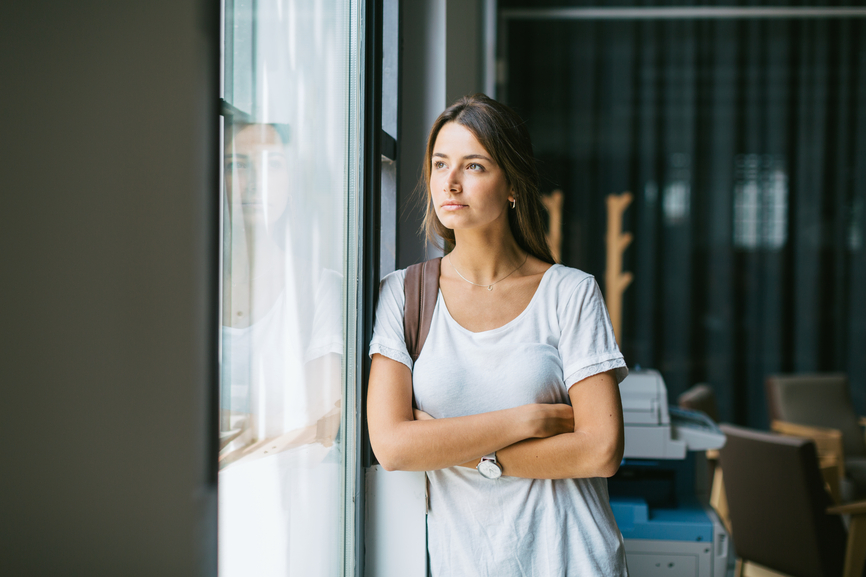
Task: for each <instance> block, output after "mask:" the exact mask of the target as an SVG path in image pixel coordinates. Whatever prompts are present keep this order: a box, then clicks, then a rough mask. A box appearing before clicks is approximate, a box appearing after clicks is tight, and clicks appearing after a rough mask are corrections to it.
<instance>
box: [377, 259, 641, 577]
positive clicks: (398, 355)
mask: <svg viewBox="0 0 866 577" xmlns="http://www.w3.org/2000/svg"><path fill="white" fill-rule="evenodd" d="M405 274H406V271H405V270H400V271H396V272H394V273H392V274H390V275H388V276H387V277H385V279H383V280H382V283H381V287H380V295H379V305H378V310H377V312H376V326H375V330H374V334H373V340H372V342H371V344H370V355H373V354H374V353H380V354H382V355H384V356H386V357H389V358H391V359H393V360H395V361H399V362H401V363H404V364H405V365H406V366H408V367H409V368H410V369H412V372H413V375H412V380H413V389H414V394H415V400H416V402H417V404H418V408H419V409H421V410H423V411H425V412H427V413H429V414H430V415H432V416H433V417H435V418H447V417H459V416H463V415H474V414H479V413H485V412H489V411H496V410H500V409H507V408H511V407H515V406H519V405H524V404H529V403H569V397H568V389H569V387H570V386H571V385H573V384H574V383H576V382H578V381H580V380H582V379H585V378H586V377H589V376H592V375H594V374H598V373H601V372H604V371H608V370H611V369H615V375H616V380H617V382H619V381H621V380H622V379H623V378H625V376H626V375H627V374H628V369H626V367H625V361H624V360H623V357H622V354H621V353H620V351H619V348H618V347H617V344H616V340H615V338H614V334H613V329H612V327H611V325H610V318H609V317H608V314H607V309H606V308H605V306H604V301H603V299H602V296H601V293H600V291H599V289H598V285H597V284H596V282H595V279H594V278H593V277H592V276H591V275H589V274H586V273H584V272H582V271H579V270H577V269H573V268H568V267H565V266H562V265H554V266H552V267H551V268H550V269H548V270H547V272H545V274H544V276H543V278H542V279H541V283H540V284H539V286H538V290H537V291H536V293H535V295H534V296H533V297H532V300H531V301H530V303H529V305H527V307H526V309H525V310H524V311H523V312H522V313H520V315H518V316H517V318H515V319H514V320H512V321H511V322H509V323H507V324H505V325H504V326H502V327H499V328H497V329H493V330H489V331H482V332H478V333H473V332H471V331H468V330H466V329H465V328H463V327H462V326H461V325H459V324H458V323H457V322H456V321H455V320H454V319H453V318H451V315H450V314H449V312H448V309H447V307H446V306H445V302H444V300H443V298H442V293H441V291H440V292H439V296H438V299H437V301H436V306H435V308H434V311H433V322H432V325H431V327H430V333H429V335H428V337H427V341H426V343H425V344H424V348H423V350H422V351H421V355H420V356H419V357H418V360H417V362H416V363H415V366H414V367H413V366H412V360H411V357H410V356H409V354H408V352H407V350H406V344H405V340H404V338H403V306H404V298H405V297H404V292H403V281H404V278H405ZM507 475H508V471H505V476H503V477H501V478H499V479H497V480H495V481H491V480H489V479H486V478H484V477H482V476H481V475H480V474H479V473H478V472H477V471H474V470H472V469H468V468H465V467H451V468H448V469H441V470H438V471H429V472H428V473H427V477H428V480H429V492H430V495H429V499H430V501H429V503H430V510H429V513H428V516H427V527H428V550H429V555H430V566H431V570H432V574H433V576H434V577H442V576H453V575H462V576H470V575H473V576H474V575H477V576H496V577H511V576H518V575H519V576H542V575H544V576H548V575H556V576H575V577H576V576H581V577H586V576H590V575H599V576H602V575H603V576H619V575H626V574H627V570H626V563H625V551H624V548H623V542H622V536H621V534H620V532H619V529H618V528H617V526H616V521H615V520H614V517H613V513H612V511H611V508H610V504H609V502H608V494H607V480H606V479H604V478H591V479H561V480H550V479H522V478H517V477H509V476H507Z"/></svg>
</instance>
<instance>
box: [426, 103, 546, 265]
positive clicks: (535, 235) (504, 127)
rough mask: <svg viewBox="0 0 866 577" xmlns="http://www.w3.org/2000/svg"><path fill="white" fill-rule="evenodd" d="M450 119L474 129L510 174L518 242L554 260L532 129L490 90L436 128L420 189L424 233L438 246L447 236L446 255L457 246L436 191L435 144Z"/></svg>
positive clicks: (450, 111)
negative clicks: (438, 210) (432, 183)
mask: <svg viewBox="0 0 866 577" xmlns="http://www.w3.org/2000/svg"><path fill="white" fill-rule="evenodd" d="M449 122H454V123H456V124H459V125H460V126H462V127H463V128H465V129H467V130H468V131H469V132H471V133H472V135H473V136H475V138H476V139H477V140H478V142H479V143H480V144H481V146H483V147H484V149H485V150H486V151H487V152H488V153H490V155H491V156H492V157H493V161H494V162H496V164H498V165H499V167H500V168H502V170H503V171H504V172H505V179H506V181H507V182H508V185H509V186H510V187H511V188H512V190H513V191H514V197H515V199H516V201H517V204H516V207H515V209H514V210H509V211H508V224H509V226H510V228H511V234H512V235H514V239H515V240H516V241H517V244H518V246H520V248H521V249H523V250H525V251H526V252H528V253H529V254H531V255H532V256H534V257H536V258H537V259H539V260H542V261H544V262H547V263H550V264H553V263H554V262H555V261H554V260H553V255H552V254H551V253H550V247H549V246H548V244H547V240H546V239H545V237H544V219H543V217H542V215H543V211H544V205H542V203H541V193H540V192H539V190H538V170H537V169H536V168H535V158H534V157H533V155H532V141H531V140H530V138H529V131H528V130H527V129H526V124H525V123H524V122H523V119H522V118H520V116H518V115H517V113H516V112H514V111H513V110H511V109H510V108H509V107H507V106H505V105H504V104H502V103H501V102H497V101H495V100H493V99H492V98H490V97H489V96H486V95H484V94H473V95H471V96H464V97H463V98H461V99H459V100H458V101H457V102H455V103H454V104H452V105H451V106H449V107H448V108H447V109H445V112H443V113H442V114H440V115H439V118H437V119H436V122H434V123H433V127H432V128H431V129H430V135H429V136H428V137H427V152H426V153H425V155H424V174H423V176H422V177H421V183H420V185H419V187H418V188H419V192H420V193H421V194H423V195H424V202H425V205H426V212H425V214H424V231H425V233H426V235H427V239H428V240H430V242H432V243H434V244H436V245H438V244H439V239H440V238H441V239H442V240H444V241H445V246H444V247H443V248H444V250H445V252H446V253H448V252H450V251H451V250H453V248H454V243H455V240H454V231H453V230H452V229H450V228H446V227H445V226H444V225H443V224H442V222H441V221H440V220H439V217H437V216H436V210H435V208H434V206H433V196H432V195H431V194H430V170H431V166H432V163H433V146H434V145H435V144H436V138H437V137H438V136H439V131H440V130H442V127H443V126H445V125H446V124H448V123H449Z"/></svg>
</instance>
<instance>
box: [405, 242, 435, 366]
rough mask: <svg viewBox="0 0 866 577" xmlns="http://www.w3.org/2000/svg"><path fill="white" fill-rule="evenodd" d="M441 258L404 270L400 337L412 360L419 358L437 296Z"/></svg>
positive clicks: (431, 319) (431, 320)
mask: <svg viewBox="0 0 866 577" xmlns="http://www.w3.org/2000/svg"><path fill="white" fill-rule="evenodd" d="M441 263H442V259H441V258H434V259H430V260H428V261H426V262H422V263H419V264H413V265H412V266H410V267H409V268H407V269H406V280H405V282H404V283H403V291H404V293H405V295H406V302H405V304H404V306H403V336H404V338H405V339H406V349H407V350H408V351H409V356H411V357H412V362H415V361H417V360H418V356H419V355H420V354H421V349H422V348H424V341H426V340H427V334H428V333H429V332H430V325H431V324H432V322H433V309H434V308H435V307H436V299H437V298H438V296H439V266H440V264H441Z"/></svg>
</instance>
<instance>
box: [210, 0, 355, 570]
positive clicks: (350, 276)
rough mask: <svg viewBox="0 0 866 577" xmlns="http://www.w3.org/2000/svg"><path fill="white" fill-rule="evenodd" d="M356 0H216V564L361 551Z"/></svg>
mask: <svg viewBox="0 0 866 577" xmlns="http://www.w3.org/2000/svg"><path fill="white" fill-rule="evenodd" d="M359 4H360V3H359V2H357V1H356V0H258V1H256V0H225V1H224V4H223V33H224V36H223V42H222V47H223V55H222V56H223V58H222V60H223V71H222V79H221V92H222V94H221V98H222V100H221V104H222V131H221V140H222V146H221V152H222V159H221V160H222V166H223V171H222V178H221V188H222V193H221V202H222V271H221V272H222V278H221V283H222V284H221V293H222V328H221V353H220V354H221V367H220V374H221V389H220V457H219V459H220V474H219V570H220V574H221V575H222V576H234V575H244V576H246V575H258V576H263V575H274V576H284V575H340V574H344V573H348V572H349V571H351V570H352V567H353V566H354V562H355V561H354V558H353V553H349V554H345V555H344V551H353V550H354V546H353V540H354V527H355V523H356V521H355V519H356V515H355V507H354V506H352V502H353V495H354V493H355V491H356V487H355V482H356V479H357V477H358V475H357V474H356V472H355V467H356V453H357V450H356V448H355V447H356V439H355V437H356V433H355V431H356V430H357V427H356V419H355V414H354V407H355V404H356V403H355V396H354V395H355V390H356V387H355V381H356V371H355V369H354V368H353V366H354V361H353V360H352V359H354V356H355V345H354V343H355V341H356V334H357V329H356V327H357V312H356V311H357V310H358V306H357V292H356V291H355V288H354V287H356V286H357V282H356V279H357V277H358V265H357V263H358V262H359V243H358V238H360V235H359V231H358V227H359V222H360V220H359V218H358V215H359V196H360V193H359V186H358V182H359V179H360V176H361V175H360V174H359V171H358V169H357V168H356V167H358V166H359V165H360V163H359V162H358V156H359V154H360V152H361V150H360V145H359V144H358V143H359V136H358V135H359V134H360V129H359V126H360V125H361V121H362V118H361V114H360V111H359V108H358V93H359V80H358V78H359V76H358V74H357V70H358V62H359V58H360V56H359V52H358V48H357V47H358V44H359V34H360V33H359V32H358V30H359V28H358V14H357V8H358V6H359ZM346 359H349V360H350V361H351V362H347V360H346ZM347 503H348V505H347Z"/></svg>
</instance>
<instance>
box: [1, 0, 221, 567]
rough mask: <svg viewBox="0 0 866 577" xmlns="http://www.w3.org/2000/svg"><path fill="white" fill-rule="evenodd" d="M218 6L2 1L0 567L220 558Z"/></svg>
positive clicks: (181, 1)
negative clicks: (215, 464) (215, 428)
mask: <svg viewBox="0 0 866 577" xmlns="http://www.w3.org/2000/svg"><path fill="white" fill-rule="evenodd" d="M210 4H215V3H212V2H208V3H205V2H203V1H200V0H172V1H170V2H168V1H155V2H93V1H81V2H40V1H28V2H17V3H11V2H8V3H5V4H4V8H3V13H2V14H0V70H2V71H3V86H2V88H0V104H2V110H3V111H4V120H3V123H2V124H3V138H2V158H3V168H2V178H0V183H2V184H0V186H2V191H3V192H2V198H3V207H4V208H3V210H2V215H3V226H2V227H0V235H2V246H3V252H2V254H3V257H2V271H3V272H2V278H3V281H2V287H3V288H2V302H3V304H4V307H3V309H4V311H3V312H4V315H3V317H4V318H3V322H2V329H0V330H2V351H3V352H2V358H3V360H2V363H0V371H2V373H0V382H2V390H3V399H2V403H0V406H2V416H0V427H2V443H3V447H4V451H3V454H4V456H3V459H2V470H3V475H2V481H0V488H2V497H0V499H2V506H0V511H2V513H0V518H2V521H0V543H2V553H0V574H3V575H61V574H62V575H88V576H90V575H124V576H126V575H148V576H152V575H197V574H215V565H216V500H215V497H216V487H215V484H214V482H215V478H214V475H213V471H212V470H211V469H212V468H211V467H209V463H208V459H207V455H208V448H209V445H208V439H207V433H208V430H209V429H208V426H207V425H208V415H209V412H210V411H209V404H208V403H209V400H210V399H209V397H208V390H209V387H210V385H209V381H210V380H211V379H212V375H213V372H212V369H213V367H212V360H213V359H214V358H215V357H213V355H212V350H211V344H210V343H211V342H212V337H213V336H214V335H215V334H216V324H215V322H216V316H215V315H216V308H215V306H214V304H215V298H214V296H215V295H214V291H213V289H212V283H213V281H214V279H215V278H216V276H215V274H214V270H213V268H212V266H213V265H214V259H213V258H212V253H211V249H212V247H213V243H212V242H211V241H212V240H213V239H212V235H211V230H212V229H213V228H212V227H213V224H214V223H215V220H214V212H213V210H214V208H215V207H216V206H217V196H216V194H217V191H216V184H215V182H214V176H215V172H214V170H215V167H214V162H213V160H214V159H213V155H214V153H215V152H216V148H214V145H213V144H212V142H213V139H214V138H215V133H214V129H215V128H216V126H217V123H216V121H217V116H216V112H215V107H214V97H215V92H216V86H215V84H214V83H213V74H212V73H214V72H215V71H216V68H215V64H213V63H214V62H215V58H216V56H217V55H216V53H215V50H216V46H215V44H214V43H212V42H211V41H212V40H213V38H212V37H211V36H212V35H211V34H210V32H211V30H215V28H214V26H215V24H213V23H212V18H213V17H214V16H216V15H209V14H207V13H206V12H205V10H204V9H205V8H206V6H208V5H210ZM207 9H208V10H210V9H211V8H210V7H207Z"/></svg>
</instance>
